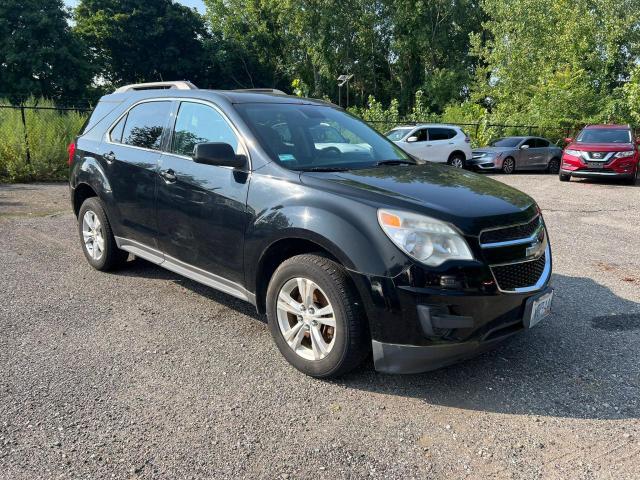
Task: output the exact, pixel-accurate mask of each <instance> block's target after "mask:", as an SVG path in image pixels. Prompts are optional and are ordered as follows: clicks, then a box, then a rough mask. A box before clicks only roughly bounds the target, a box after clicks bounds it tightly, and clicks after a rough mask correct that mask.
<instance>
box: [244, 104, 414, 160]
mask: <svg viewBox="0 0 640 480" xmlns="http://www.w3.org/2000/svg"><path fill="white" fill-rule="evenodd" d="M236 109H237V110H238V112H239V113H240V115H241V116H242V118H243V119H244V121H245V122H246V123H247V125H248V126H249V128H251V130H252V131H253V133H254V134H255V135H256V137H257V138H258V140H259V141H260V144H261V145H262V147H263V148H264V149H265V151H266V152H267V153H268V154H269V156H270V157H271V158H272V159H273V160H275V161H276V162H278V163H279V164H280V165H282V166H284V167H286V168H288V169H291V170H325V169H326V170H331V169H339V170H342V169H356V168H367V167H372V166H376V165H378V164H380V162H386V163H394V162H398V163H415V161H414V160H412V159H411V157H409V156H408V155H407V154H406V153H404V152H403V151H402V150H401V149H400V148H398V147H397V146H396V145H394V144H393V143H391V142H390V141H389V140H387V139H386V138H385V137H383V136H382V135H380V134H379V133H378V132H376V131H375V130H374V129H373V128H371V127H369V126H368V125H367V124H366V123H364V122H362V121H361V120H358V119H356V118H355V117H353V116H351V115H349V114H347V113H345V112H343V111H342V110H339V109H337V108H335V107H331V106H328V105H327V106H324V105H304V104H287V103H272V104H264V103H261V104H254V103H244V104H237V105H236Z"/></svg>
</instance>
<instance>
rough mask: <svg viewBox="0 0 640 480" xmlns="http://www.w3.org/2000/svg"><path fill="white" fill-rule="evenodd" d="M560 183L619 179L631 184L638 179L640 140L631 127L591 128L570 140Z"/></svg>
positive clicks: (606, 126)
mask: <svg viewBox="0 0 640 480" xmlns="http://www.w3.org/2000/svg"><path fill="white" fill-rule="evenodd" d="M566 141H567V143H568V145H567V147H566V148H565V149H564V152H563V153H562V164H561V166H560V181H561V182H568V181H569V180H571V177H576V178H617V179H622V180H624V181H625V182H627V183H630V184H631V185H634V184H635V183H636V180H637V178H638V169H639V165H638V157H639V155H638V145H637V144H638V141H637V140H634V138H633V132H632V131H631V127H629V126H628V125H589V126H586V127H584V128H583V129H582V131H581V132H580V134H579V135H578V137H577V138H576V139H575V140H574V139H572V138H567V139H566Z"/></svg>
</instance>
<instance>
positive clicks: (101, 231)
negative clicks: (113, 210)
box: [78, 197, 129, 271]
mask: <svg viewBox="0 0 640 480" xmlns="http://www.w3.org/2000/svg"><path fill="white" fill-rule="evenodd" d="M78 232H79V234H80V242H81V244H82V251H83V252H84V256H85V257H86V259H87V261H88V262H89V265H91V266H92V267H93V268H95V269H96V270H101V271H108V270H115V269H117V268H119V267H121V266H122V265H124V264H125V262H126V261H127V258H129V252H125V251H124V250H120V249H119V248H118V246H117V245H116V240H115V238H114V236H113V232H112V231H111V224H110V223H109V219H108V218H107V214H106V212H105V209H104V204H103V203H102V201H101V200H100V199H99V198H98V197H90V198H87V199H86V200H85V201H84V202H83V203H82V206H81V207H80V212H79V213H78Z"/></svg>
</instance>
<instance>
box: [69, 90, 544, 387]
mask: <svg viewBox="0 0 640 480" xmlns="http://www.w3.org/2000/svg"><path fill="white" fill-rule="evenodd" d="M69 153H70V165H71V171H70V187H71V199H72V203H73V209H74V212H75V214H76V215H77V218H78V228H79V233H80V239H81V242H82V248H83V250H84V254H85V256H86V258H87V260H88V261H89V263H90V264H91V265H92V266H93V267H94V268H97V269H98V270H110V269H114V268H116V267H120V266H122V265H123V264H124V263H125V261H126V260H127V258H128V256H129V254H133V255H135V256H136V257H140V258H143V259H146V260H148V261H150V262H153V263H156V264H158V265H160V266H162V267H164V268H167V269H169V270H172V271H174V272H177V273H179V274H181V275H184V276H186V277H189V278H191V279H193V280H195V281H197V282H201V283H203V284H205V285H208V286H211V287H214V288H216V289H219V290H221V291H223V292H225V293H228V294H229V295H233V296H235V297H238V298H241V299H243V300H246V301H248V302H251V303H252V304H254V305H255V306H256V308H257V310H258V312H260V313H266V315H267V318H268V323H269V328H270V330H271V333H272V335H273V338H274V339H275V342H276V344H277V346H278V348H279V349H280V351H281V352H282V354H283V355H284V356H285V358H286V359H287V360H288V361H289V362H290V363H291V364H292V365H293V366H295V367H296V368H298V369H299V370H301V371H303V372H305V373H307V374H309V375H313V376H317V377H330V376H336V375H339V374H342V373H345V372H347V371H349V370H350V369H352V368H354V367H355V366H356V365H358V364H359V363H361V362H362V360H363V359H365V358H366V357H367V355H369V354H370V352H371V350H373V359H374V363H375V368H376V369H377V370H379V371H383V372H401V373H412V372H421V371H426V370H431V369H434V368H438V367H441V366H443V365H446V364H450V363H453V362H455V361H458V360H460V359H463V358H466V357H470V356H472V355H474V354H476V353H478V352H480V351H483V350H485V349H488V348H490V347H492V346H494V345H496V344H497V343H499V342H500V341H502V340H504V339H506V338H508V337H511V336H512V335H514V334H515V333H517V332H520V331H522V330H524V329H526V328H529V327H531V326H533V325H535V324H536V323H537V322H538V321H539V320H540V319H541V318H543V317H544V316H546V315H547V314H548V313H549V311H550V305H551V299H552V294H553V292H552V290H551V288H550V287H549V285H548V284H549V279H550V276H551V251H550V247H549V241H548V238H547V231H546V227H545V224H544V221H543V219H542V215H541V213H540V210H539V208H538V206H537V205H536V203H535V202H534V201H533V200H532V199H531V198H530V197H529V196H527V195H525V194H523V193H521V192H519V191H518V190H515V189H513V188H511V187H509V186H507V185H504V184H502V183H499V182H496V181H494V180H492V179H490V178H486V177H484V176H480V175H476V174H474V173H470V172H465V171H460V170H457V169H454V168H451V167H448V166H441V165H436V164H430V163H425V164H423V163H419V162H417V161H416V160H414V159H413V158H412V157H410V156H409V155H407V154H406V153H404V152H403V151H402V150H401V149H400V148H398V147H397V146H395V145H394V144H393V143H391V142H390V141H388V140H387V139H386V138H385V137H384V136H382V135H380V134H378V133H377V132H376V131H375V130H373V129H372V128H370V127H369V126H367V124H365V123H363V122H362V121H360V120H358V119H356V118H354V117H352V116H351V115H349V114H347V113H346V112H344V111H343V110H342V109H340V108H338V107H336V106H335V105H332V104H329V103H326V102H323V101H318V100H311V99H306V98H298V97H291V96H286V95H284V94H281V92H277V91H271V92H269V91H213V90H199V89H196V88H195V87H193V85H191V84H189V83H187V82H167V83H162V84H153V85H144V84H141V85H132V86H127V87H123V88H120V89H118V90H117V91H116V92H115V93H114V94H111V95H107V96H105V97H103V98H102V99H101V100H100V103H99V104H98V105H97V107H96V109H95V111H94V112H93V114H92V115H91V117H90V119H89V120H88V122H87V124H86V125H85V127H84V128H83V130H82V132H81V134H80V135H79V136H78V137H77V140H76V142H74V144H72V145H70V149H69Z"/></svg>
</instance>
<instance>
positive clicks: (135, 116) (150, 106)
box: [112, 102, 171, 150]
mask: <svg viewBox="0 0 640 480" xmlns="http://www.w3.org/2000/svg"><path fill="white" fill-rule="evenodd" d="M170 111H171V102H146V103H141V104H139V105H136V106H135V107H133V108H132V109H131V110H129V113H128V114H127V120H126V121H125V124H124V129H123V131H122V143H124V144H125V145H131V146H134V147H141V148H148V149H151V150H160V142H161V140H162V129H163V128H164V124H165V122H166V121H167V117H168V116H169V113H170ZM116 127H117V125H116ZM114 130H115V129H114ZM112 133H113V132H112ZM116 133H117V132H116Z"/></svg>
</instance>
